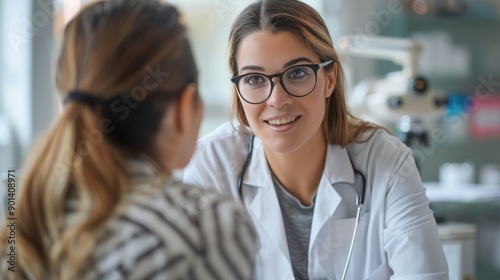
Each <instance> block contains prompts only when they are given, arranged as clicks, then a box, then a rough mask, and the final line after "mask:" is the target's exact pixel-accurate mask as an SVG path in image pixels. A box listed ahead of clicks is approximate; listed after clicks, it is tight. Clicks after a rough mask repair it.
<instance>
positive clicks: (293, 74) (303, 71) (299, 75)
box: [286, 67, 312, 81]
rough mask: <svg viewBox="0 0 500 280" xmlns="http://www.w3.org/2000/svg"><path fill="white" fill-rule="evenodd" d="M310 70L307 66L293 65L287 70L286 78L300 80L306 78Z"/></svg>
mask: <svg viewBox="0 0 500 280" xmlns="http://www.w3.org/2000/svg"><path fill="white" fill-rule="evenodd" d="M311 72H312V70H311V69H310V68H308V67H295V68H292V69H290V70H288V71H287V73H286V79H287V80H289V81H300V80H303V79H306V78H308V77H309V76H310V75H311Z"/></svg>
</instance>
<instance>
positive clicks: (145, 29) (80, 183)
mask: <svg viewBox="0 0 500 280" xmlns="http://www.w3.org/2000/svg"><path fill="white" fill-rule="evenodd" d="M154 72H156V74H154ZM158 73H167V74H164V75H163V76H161V75H158ZM196 76H197V70H196V65H195V63H194V60H193V56H192V53H191V50H190V47H189V43H188V41H187V39H186V37H185V30H184V27H183V26H182V25H181V24H180V23H179V15H178V13H177V11H176V10H175V8H173V7H172V6H170V5H167V4H162V3H160V1H155V0H127V1H119V0H117V1H106V2H98V3H94V4H92V5H89V6H87V7H85V8H84V9H82V10H81V11H80V12H79V14H78V15H77V16H76V17H75V18H74V19H73V20H71V21H70V22H69V23H68V25H67V26H66V28H65V31H64V40H63V45H62V50H61V53H60V56H59V59H58V63H57V73H56V85H57V87H58V90H59V91H60V92H61V93H62V97H63V98H66V97H67V95H68V93H69V92H70V91H73V90H78V91H79V92H83V93H85V94H87V95H90V96H93V97H95V98H99V100H101V101H100V102H99V103H98V105H97V106H96V107H95V108H94V109H93V108H91V107H90V106H88V105H86V104H83V103H80V102H75V101H70V102H68V103H67V104H66V106H65V109H64V111H63V112H62V114H61V115H60V116H59V117H58V119H57V120H56V122H55V123H54V124H53V126H52V128H51V129H50V131H49V132H48V133H47V134H46V135H45V137H44V138H43V139H41V140H40V141H39V143H38V147H36V150H35V152H34V153H33V154H32V155H31V156H30V157H29V159H28V164H27V165H26V167H25V172H24V176H23V181H22V185H21V188H20V194H19V196H18V201H17V203H16V205H17V209H16V211H17V212H16V214H17V235H16V247H17V248H16V249H17V252H16V255H17V257H18V259H17V265H16V272H17V277H18V278H19V277H24V276H27V277H28V278H30V279H75V277H77V275H78V273H79V272H81V271H83V270H86V269H92V257H91V255H92V252H93V250H94V248H95V246H96V241H97V238H98V237H99V234H100V227H101V226H102V225H103V224H104V223H105V222H106V221H107V219H108V218H109V217H110V216H111V215H112V214H113V212H114V211H116V210H117V209H118V207H119V206H120V205H122V202H123V201H124V198H125V196H124V195H125V194H126V193H127V191H128V183H129V182H128V175H129V172H128V169H127V166H126V164H125V158H126V157H127V156H129V155H135V154H137V153H148V152H151V151H150V147H151V146H153V145H152V139H153V136H154V135H155V134H156V131H157V129H158V125H159V123H160V120H161V118H162V116H163V115H164V114H165V111H166V110H167V108H168V105H169V104H170V103H171V102H173V101H175V100H176V99H177V98H178V97H179V96H180V94H181V92H182V90H183V89H184V88H185V87H186V86H187V85H188V84H190V83H193V82H196V79H197V77H196ZM146 77H149V78H148V81H147V85H146ZM153 82H154V83H153ZM139 93H140V94H139ZM124 98H127V99H126V100H127V102H128V103H126V102H125V101H124V100H125V99H124ZM120 102H122V103H120ZM118 104H119V105H120V106H121V105H123V106H124V107H123V108H122V107H117V106H118ZM127 104H128V106H129V107H128V111H127V114H125V113H126V112H125V110H124V109H125V108H126V106H125V105H127ZM133 104H135V107H134V106H133ZM73 196H75V197H76V198H77V205H76V206H75V208H76V209H73V210H74V211H76V215H75V216H76V217H78V218H77V220H76V221H75V222H73V223H72V224H70V225H67V224H66V223H65V222H66V219H67V209H66V208H68V207H70V208H71V206H70V205H68V200H69V197H73ZM0 244H1V245H0V249H1V251H4V250H5V249H6V247H7V248H8V247H9V245H8V244H7V242H6V232H5V231H4V230H3V231H2V239H1V243H0ZM5 246H6V247H5ZM3 270H4V271H3V272H4V273H10V272H9V271H6V268H5V267H3Z"/></svg>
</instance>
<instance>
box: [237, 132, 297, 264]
mask: <svg viewBox="0 0 500 280" xmlns="http://www.w3.org/2000/svg"><path fill="white" fill-rule="evenodd" d="M246 174H247V175H246V176H245V178H244V180H243V187H244V188H249V189H250V190H246V191H245V193H254V195H253V198H251V197H250V198H249V199H250V200H251V201H248V200H246V199H245V200H246V202H245V204H246V205H249V206H247V208H248V210H249V212H250V214H251V215H252V216H253V217H255V219H256V220H257V222H258V223H259V224H260V226H261V227H262V229H263V230H264V231H265V232H266V233H267V235H268V236H269V238H270V239H271V240H272V242H273V243H274V244H275V246H277V247H278V248H279V249H280V250H281V252H282V253H283V254H284V257H286V259H287V260H288V263H290V254H289V252H288V244H287V242H286V234H285V227H284V223H283V216H282V214H281V208H280V205H279V201H278V197H277V195H276V190H275V189H274V183H273V179H272V176H271V171H270V170H269V167H268V164H267V160H266V156H265V154H264V150H263V146H262V142H261V141H260V140H259V139H258V138H255V143H254V151H253V153H252V158H251V161H250V163H249V165H248V170H247V173H246Z"/></svg>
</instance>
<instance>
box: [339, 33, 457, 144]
mask: <svg viewBox="0 0 500 280" xmlns="http://www.w3.org/2000/svg"><path fill="white" fill-rule="evenodd" d="M339 47H340V48H339V51H340V53H341V54H345V55H348V56H361V57H367V58H373V59H387V60H392V61H393V62H394V63H396V64H399V65H401V66H402V67H403V69H402V70H401V71H396V72H392V73H388V74H387V75H386V76H385V77H383V78H380V77H373V78H368V79H366V80H364V81H361V82H360V83H359V84H358V85H357V86H356V87H355V88H354V90H353V92H352V94H351V96H350V98H349V105H350V107H351V110H352V111H353V113H354V114H355V115H356V116H358V117H361V118H364V119H366V120H368V121H372V122H375V123H378V124H381V125H386V126H387V125H392V124H396V125H397V126H399V131H400V132H401V133H402V141H403V142H405V144H407V145H408V146H409V147H410V146H411V144H412V143H413V142H414V141H417V142H419V143H421V144H423V145H428V135H427V131H429V130H430V127H431V123H432V122H433V121H435V120H436V119H437V118H439V117H440V116H442V115H443V113H444V109H445V105H446V102H447V100H446V98H445V97H444V95H443V94H442V93H441V92H439V91H435V90H430V88H429V84H428V82H427V81H426V80H425V79H424V78H422V77H421V76H420V75H419V73H418V69H417V60H418V55H419V53H420V51H421V47H420V45H419V44H418V43H416V42H414V41H412V40H409V39H402V38H392V37H368V36H361V35H353V36H344V37H341V38H340V39H339Z"/></svg>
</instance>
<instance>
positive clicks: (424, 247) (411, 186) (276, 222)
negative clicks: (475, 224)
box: [183, 123, 448, 280]
mask: <svg viewBox="0 0 500 280" xmlns="http://www.w3.org/2000/svg"><path fill="white" fill-rule="evenodd" d="M236 128H238V126H237V125H236ZM365 136H366V134H365ZM249 139H250V137H249V136H248V135H244V134H242V133H239V132H236V131H235V130H234V129H233V127H232V126H231V125H230V124H229V123H226V124H223V125H222V126H221V127H219V128H218V129H216V130H215V131H214V132H213V133H211V134H209V135H207V136H205V137H203V138H202V139H200V141H198V146H197V149H196V152H195V154H194V156H193V159H192V161H191V163H190V164H189V165H188V166H187V167H186V169H185V170H184V175H183V177H184V181H185V182H186V183H190V184H197V185H201V186H204V187H215V188H217V189H218V190H219V191H221V192H223V193H230V194H231V195H232V196H233V197H234V198H236V199H238V200H239V199H240V198H239V194H238V187H237V180H238V176H239V173H240V171H241V168H242V166H243V163H244V161H245V158H246V155H247V145H248V142H249ZM349 156H350V157H349ZM351 160H352V165H351ZM353 166H355V168H356V169H357V170H359V171H360V172H361V173H362V174H364V175H365V177H366V198H365V206H364V209H363V212H362V216H361V219H360V223H359V226H358V227H359V228H358V235H357V238H356V242H355V245H354V251H353V256H352V259H351V263H350V266H349V270H348V274H347V279H351V280H361V279H366V280H368V279H369V280H381V279H389V278H390V279H404V280H410V279H412V280H424V279H425V280H445V279H448V267H447V262H446V259H445V256H444V253H443V249H442V245H441V242H440V239H439V235H438V232H437V226H436V222H435V220H434V216H433V214H432V211H431V210H430V208H429V200H428V198H427V197H426V196H425V189H424V187H423V185H422V181H421V179H420V176H419V174H418V170H417V169H416V167H415V163H414V160H413V157H412V153H411V150H410V149H409V148H407V147H406V146H405V145H404V144H402V143H401V142H400V141H399V140H397V139H396V138H395V137H393V136H390V135H389V134H388V133H387V132H385V131H378V132H377V133H376V134H375V135H374V137H372V139H371V140H369V141H368V142H366V143H363V144H356V143H353V144H350V145H349V146H348V147H347V149H342V148H341V147H339V146H337V145H329V146H328V148H327V155H326V162H325V169H324V172H323V176H322V178H321V181H320V183H319V186H318V189H317V195H316V202H315V206H314V207H315V209H314V214H313V221H312V229H311V237H310V241H309V263H308V268H307V269H308V274H309V278H310V279H340V277H341V275H342V272H343V269H344V266H345V263H346V258H347V253H348V249H349V245H350V243H351V238H352V233H353V230H354V220H355V219H354V217H355V214H356V198H355V191H354V189H353V184H354V182H355V176H354V171H353ZM243 203H244V204H245V206H246V208H247V209H248V211H249V214H250V216H251V218H252V220H253V222H254V226H255V228H256V230H257V234H258V238H259V242H258V244H257V246H258V248H257V249H258V252H257V256H256V271H255V279H270V280H276V279H294V277H293V272H292V267H291V262H290V256H289V251H288V245H287V241H286V235H285V228H284V224H283V218H282V214H281V210H280V206H279V202H278V199H277V196H276V192H275V189H274V185H273V181H272V177H271V172H270V170H269V167H268V165H267V161H266V157H265V154H264V150H263V144H262V142H261V141H260V140H259V139H258V138H257V137H256V138H255V143H254V151H253V154H252V157H251V160H250V163H249V166H248V169H247V172H246V176H245V178H244V180H243Z"/></svg>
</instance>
